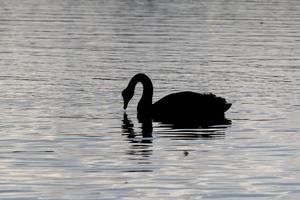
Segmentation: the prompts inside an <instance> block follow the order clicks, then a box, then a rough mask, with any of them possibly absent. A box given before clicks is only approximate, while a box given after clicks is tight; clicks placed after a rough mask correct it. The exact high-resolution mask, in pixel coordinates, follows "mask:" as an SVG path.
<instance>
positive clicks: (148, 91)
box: [128, 74, 153, 112]
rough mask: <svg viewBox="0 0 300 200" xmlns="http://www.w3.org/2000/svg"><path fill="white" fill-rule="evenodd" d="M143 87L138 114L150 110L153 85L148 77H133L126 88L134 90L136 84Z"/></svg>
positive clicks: (139, 75) (138, 75) (143, 75)
mask: <svg viewBox="0 0 300 200" xmlns="http://www.w3.org/2000/svg"><path fill="white" fill-rule="evenodd" d="M139 82H140V83H142V85H143V95H142V98H141V100H140V101H139V104H138V108H137V109H138V112H142V111H147V110H150V109H151V106H152V97H153V85H152V82H151V80H150V78H149V77H148V76H146V75H145V74H137V75H135V76H134V77H133V78H132V79H131V80H130V82H129V84H128V88H130V89H132V90H134V89H135V86H136V84H137V83H139Z"/></svg>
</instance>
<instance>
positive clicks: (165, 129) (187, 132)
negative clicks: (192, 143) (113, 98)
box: [122, 112, 231, 143]
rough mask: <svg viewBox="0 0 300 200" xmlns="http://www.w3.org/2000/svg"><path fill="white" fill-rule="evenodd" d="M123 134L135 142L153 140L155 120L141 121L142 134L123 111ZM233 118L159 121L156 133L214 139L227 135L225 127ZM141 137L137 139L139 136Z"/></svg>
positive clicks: (178, 136) (165, 135) (177, 137)
mask: <svg viewBox="0 0 300 200" xmlns="http://www.w3.org/2000/svg"><path fill="white" fill-rule="evenodd" d="M122 122H123V124H122V131H123V135H126V136H127V138H128V140H129V141H131V142H133V143H137V142H139V143H150V142H152V133H153V122H152V119H148V120H144V121H143V122H141V125H142V126H141V134H139V133H136V131H135V130H134V124H133V122H132V121H131V120H130V119H129V117H128V115H127V113H126V112H124V113H123V120H122ZM230 125H231V120H228V119H226V118H224V119H223V120H218V121H215V122H214V123H211V124H209V126H208V124H206V123H205V124H201V123H200V124H199V123H197V124H195V123H188V122H184V123H180V124H163V123H157V126H155V128H157V130H155V134H158V135H159V136H160V137H169V138H171V139H199V138H202V139H214V138H222V137H224V136H225V129H226V128H228V127H230ZM138 136H140V139H139V140H137V137H138Z"/></svg>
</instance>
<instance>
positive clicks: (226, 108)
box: [224, 103, 232, 112]
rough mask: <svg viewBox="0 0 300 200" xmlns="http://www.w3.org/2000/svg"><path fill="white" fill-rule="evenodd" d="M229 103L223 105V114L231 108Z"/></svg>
mask: <svg viewBox="0 0 300 200" xmlns="http://www.w3.org/2000/svg"><path fill="white" fill-rule="evenodd" d="M231 105H232V104H231V103H226V104H225V105H224V112H226V111H227V110H228V109H229V108H230V107H231Z"/></svg>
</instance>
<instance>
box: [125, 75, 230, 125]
mask: <svg viewBox="0 0 300 200" xmlns="http://www.w3.org/2000/svg"><path fill="white" fill-rule="evenodd" d="M139 82H141V83H142V85H143V95H142V98H141V99H140V101H139V103H138V106H137V117H138V119H139V121H141V122H143V121H145V120H149V119H153V120H154V121H159V122H163V123H173V124H179V123H190V124H192V123H198V124H201V123H202V124H218V122H221V123H220V124H222V122H224V119H225V117H224V113H225V112H226V111H227V110H228V109H229V108H230V106H231V103H227V102H226V100H225V99H224V98H222V97H217V96H215V95H214V94H211V93H210V94H200V93H195V92H188V91H186V92H178V93H173V94H169V95H167V96H165V97H163V98H162V99H160V100H159V101H157V102H155V103H154V104H152V97H153V85H152V82H151V80H150V78H149V77H148V76H147V75H145V74H142V73H139V74H136V75H135V76H134V77H133V78H132V79H131V80H130V82H129V84H128V86H127V87H126V88H125V89H124V90H123V92H122V96H123V100H124V109H126V108H127V105H128V103H129V101H130V100H131V98H132V97H133V95H134V89H135V86H136V84H137V83H139ZM227 121H228V120H227Z"/></svg>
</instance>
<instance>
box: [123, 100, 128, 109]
mask: <svg viewBox="0 0 300 200" xmlns="http://www.w3.org/2000/svg"><path fill="white" fill-rule="evenodd" d="M127 105H128V101H125V100H124V106H123V108H124V109H125V110H126V108H127Z"/></svg>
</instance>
